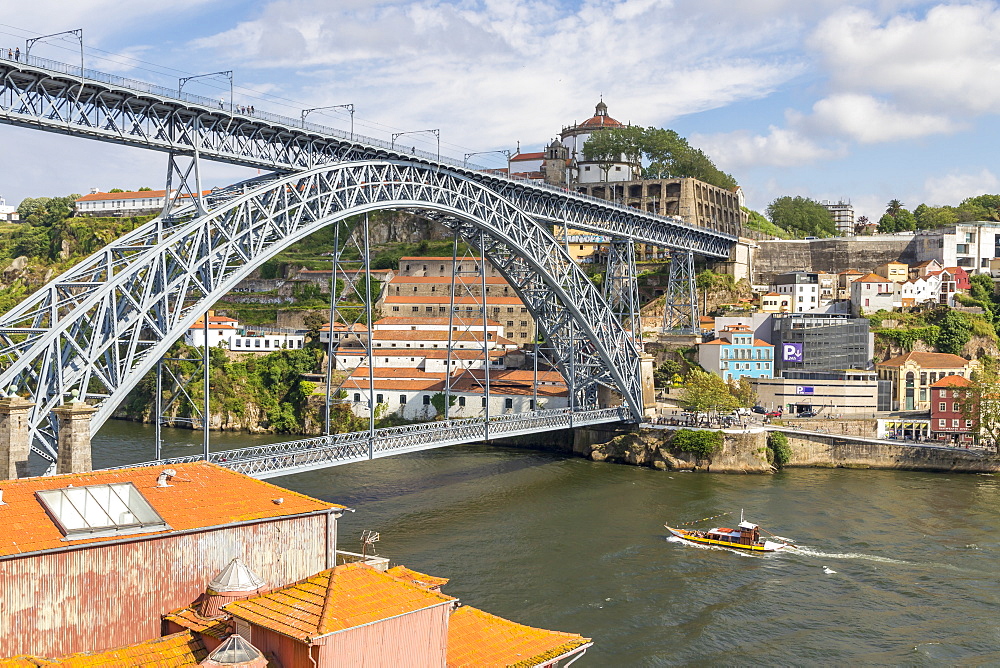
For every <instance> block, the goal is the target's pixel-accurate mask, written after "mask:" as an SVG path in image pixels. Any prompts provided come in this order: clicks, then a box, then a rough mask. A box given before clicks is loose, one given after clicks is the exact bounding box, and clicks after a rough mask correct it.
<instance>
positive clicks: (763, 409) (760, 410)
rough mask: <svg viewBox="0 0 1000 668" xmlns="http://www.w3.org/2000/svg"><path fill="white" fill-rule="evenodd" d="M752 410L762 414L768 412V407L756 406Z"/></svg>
mask: <svg viewBox="0 0 1000 668" xmlns="http://www.w3.org/2000/svg"><path fill="white" fill-rule="evenodd" d="M750 410H752V411H753V412H754V413H760V414H761V415H764V414H765V413H767V409H766V408H764V407H763V406H754V407H753V408H751V409H750Z"/></svg>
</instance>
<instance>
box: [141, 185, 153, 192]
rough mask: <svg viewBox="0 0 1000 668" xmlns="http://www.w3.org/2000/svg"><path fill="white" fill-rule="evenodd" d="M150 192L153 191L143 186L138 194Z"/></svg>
mask: <svg viewBox="0 0 1000 668" xmlns="http://www.w3.org/2000/svg"><path fill="white" fill-rule="evenodd" d="M152 190H153V189H152V188H150V187H149V186H143V187H141V188H139V192H141V193H145V192H150V191H152Z"/></svg>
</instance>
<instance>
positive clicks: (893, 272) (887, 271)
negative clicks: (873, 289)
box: [874, 261, 910, 283]
mask: <svg viewBox="0 0 1000 668" xmlns="http://www.w3.org/2000/svg"><path fill="white" fill-rule="evenodd" d="M874 273H876V274H878V275H879V276H885V277H886V278H888V279H889V280H890V281H892V282H893V283H906V282H907V281H908V280H910V266H909V265H908V264H906V263H905V262H895V261H892V262H886V263H884V264H880V265H879V266H877V267H875V272H874Z"/></svg>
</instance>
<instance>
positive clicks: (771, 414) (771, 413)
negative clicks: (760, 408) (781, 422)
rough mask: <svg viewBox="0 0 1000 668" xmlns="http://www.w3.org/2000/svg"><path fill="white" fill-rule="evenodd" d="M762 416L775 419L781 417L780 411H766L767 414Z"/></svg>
mask: <svg viewBox="0 0 1000 668" xmlns="http://www.w3.org/2000/svg"><path fill="white" fill-rule="evenodd" d="M764 415H765V416H766V417H777V418H780V417H781V411H780V410H779V411H768V412H766V413H764Z"/></svg>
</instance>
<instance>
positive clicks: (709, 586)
mask: <svg viewBox="0 0 1000 668" xmlns="http://www.w3.org/2000/svg"><path fill="white" fill-rule="evenodd" d="M166 438H167V439H168V440H171V441H173V442H174V445H172V446H170V447H169V448H168V449H167V450H166V452H167V454H180V453H182V452H183V453H192V452H197V451H198V447H200V445H199V446H192V445H183V443H185V442H188V443H198V444H200V434H199V433H194V432H185V431H180V430H177V431H175V430H168V431H167V435H166ZM151 439H152V429H151V428H149V427H145V426H141V425H135V424H129V423H122V422H114V421H112V422H110V423H109V424H108V425H107V426H105V428H104V429H103V430H102V432H101V434H100V435H99V436H98V438H97V439H95V465H97V466H100V465H102V464H111V463H126V462H129V461H140V460H144V459H150V458H151V457H150V454H151V453H150V450H151V445H150V443H151ZM267 440H276V437H273V436H270V437H247V436H237V435H221V436H220V435H215V434H213V441H214V445H213V449H221V448H226V447H236V446H238V445H241V444H243V445H245V444H248V442H266V441H267ZM271 482H274V483H277V484H279V485H282V486H285V487H288V488H290V489H294V490H296V491H299V492H302V493H305V494H309V495H312V496H315V497H319V498H322V499H327V500H330V501H336V502H339V503H343V504H346V505H348V506H350V507H352V508H355V509H356V511H357V512H356V513H354V514H350V513H348V514H346V515H345V516H344V518H343V520H342V521H341V524H340V527H341V533H340V548H341V549H346V550H351V551H358V550H359V548H360V544H359V543H358V538H359V536H360V534H361V531H362V530H364V529H374V530H377V531H379V532H380V534H381V542H380V543H379V544H378V545H377V547H378V551H379V553H380V554H382V555H384V556H387V557H390V558H391V559H392V560H393V562H394V563H403V564H406V565H407V566H409V567H411V568H414V569H416V570H419V571H423V572H426V573H430V574H434V575H438V576H442V577H448V578H451V582H450V583H449V584H448V585H447V586H446V587H445V592H446V593H448V594H451V595H453V596H457V597H458V598H459V599H461V600H462V601H463V602H464V603H466V604H468V605H473V606H476V607H479V608H482V609H485V610H487V611H489V612H492V613H494V614H498V615H501V616H503V617H507V618H509V619H513V620H515V621H518V622H521V623H525V624H530V625H534V626H540V627H544V628H549V629H558V630H562V631H573V632H577V633H581V634H583V635H585V636H588V637H592V638H593V639H594V641H595V646H594V647H593V648H592V649H591V650H590V651H589V652H588V653H587V655H586V656H585V657H584V658H583V659H582V660H580V661H578V662H577V663H576V664H574V665H575V666H665V665H674V664H681V665H720V664H721V665H750V664H762V663H775V664H781V665H814V664H817V663H819V662H823V663H828V664H830V663H832V664H835V665H846V664H906V665H918V666H920V665H941V664H947V665H954V664H976V665H982V664H995V665H1000V616H998V614H997V612H998V610H1000V608H998V602H1000V601H998V599H1000V596H998V587H997V582H996V577H997V576H996V574H997V573H1000V514H998V512H997V510H998V508H1000V478H994V477H992V476H986V475H951V474H928V473H911V472H900V471H861V470H844V469H794V470H790V471H786V472H782V473H780V474H777V475H773V476H763V475H757V476H737V475H707V474H696V473H672V472H660V471H654V470H651V469H644V468H635V467H629V466H620V465H614V464H605V463H595V462H590V461H587V460H583V459H577V458H569V457H562V456H558V455H554V454H549V453H542V452H532V451H524V450H514V449H505V448H494V447H489V446H456V447H451V448H445V449H441V450H434V451H428V452H424V453H418V454H412V455H400V456H396V457H391V458H388V459H382V460H376V461H373V462H365V463H360V464H350V465H347V466H342V467H337V468H332V469H327V470H324V471H316V472H311V473H305V474H298V475H294V476H288V477H285V478H277V479H274V480H272V481H271ZM741 508H744V509H745V510H746V515H747V519H750V520H752V521H754V522H757V523H759V524H760V525H761V526H762V527H764V528H766V529H769V530H770V531H773V532H775V533H777V534H780V535H781V536H785V537H789V538H792V539H794V540H795V541H796V544H797V545H798V546H799V549H798V550H790V551H788V552H783V553H777V554H769V555H746V554H737V553H735V552H732V551H729V550H724V549H707V548H702V547H697V546H691V545H687V544H683V543H679V542H674V541H672V540H668V539H667V537H666V530H665V529H663V526H662V525H663V523H664V522H665V521H668V520H669V521H670V522H675V523H679V522H684V521H687V520H692V519H698V518H702V517H707V516H709V515H715V514H718V513H721V512H726V511H733V512H734V515H732V516H730V517H728V518H726V517H724V518H720V519H719V520H716V521H714V522H711V523H709V524H712V525H719V524H721V525H723V526H731V525H732V524H735V523H736V522H737V521H738V520H739V511H740V509H741ZM827 571H835V572H832V573H831V572H827Z"/></svg>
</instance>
